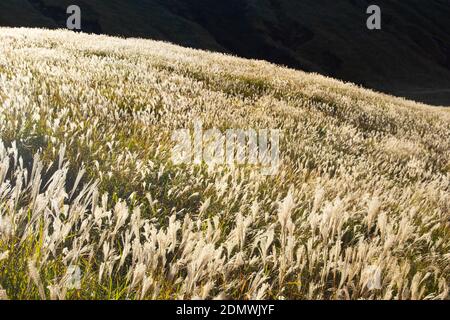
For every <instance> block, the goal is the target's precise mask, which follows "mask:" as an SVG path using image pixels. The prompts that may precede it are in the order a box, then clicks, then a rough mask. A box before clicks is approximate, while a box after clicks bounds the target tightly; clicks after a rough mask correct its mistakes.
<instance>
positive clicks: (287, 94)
mask: <svg viewBox="0 0 450 320" xmlns="http://www.w3.org/2000/svg"><path fill="white" fill-rule="evenodd" d="M196 120H202V121H203V126H204V128H205V129H207V128H212V127H217V128H219V129H220V130H225V129H227V128H254V129H262V128H268V129H280V130H282V133H283V135H282V139H281V142H280V145H281V161H282V163H281V166H280V169H279V171H278V173H277V174H276V175H273V176H262V175H260V173H259V171H255V170H254V169H253V168H251V167H246V166H237V167H233V168H232V167H216V168H208V167H206V166H205V165H194V164H192V165H183V166H176V165H174V164H173V163H172V162H171V150H172V147H173V142H172V140H171V135H172V133H173V132H174V130H175V129H178V128H192V125H193V122H194V121H196ZM0 138H1V141H2V142H1V143H0V287H1V288H0V297H3V298H5V297H8V298H10V299H35V298H36V299H44V298H47V299H48V298H52V299H176V298H185V299H190V298H204V299H210V298H231V299H269V298H271V299H280V298H286V299H446V298H448V283H449V278H450V269H449V260H450V254H449V249H450V234H449V219H450V214H449V212H450V160H449V159H450V113H449V110H446V109H443V108H442V109H440V108H432V107H429V106H426V105H419V104H415V103H413V102H409V101H406V100H401V99H395V98H392V97H389V96H386V95H381V94H377V93H374V92H372V91H368V90H364V89H361V88H358V87H356V86H354V85H351V84H344V83H341V82H338V81H335V80H333V79H328V78H324V77H322V76H318V75H314V74H306V73H302V72H299V71H293V70H289V69H285V68H281V67H277V66H275V65H271V64H269V63H265V62H259V61H251V60H244V59H238V58H234V57H231V56H225V55H221V54H212V53H207V52H203V51H195V50H190V49H184V48H181V47H177V46H174V45H170V44H166V43H161V42H154V41H148V40H139V39H129V40H125V39H119V38H111V37H106V36H90V35H85V34H76V33H72V32H68V31H44V30H37V29H34V30H32V29H7V28H3V29H0ZM77 268H79V271H80V276H81V277H80V278H79V280H80V281H79V282H77V281H75V280H77V279H78V278H76V277H75V276H76V274H75V275H74V272H73V271H74V270H78V269H77ZM74 278H75V279H74Z"/></svg>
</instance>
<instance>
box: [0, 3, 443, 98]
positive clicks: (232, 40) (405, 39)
mask: <svg viewBox="0 0 450 320" xmlns="http://www.w3.org/2000/svg"><path fill="white" fill-rule="evenodd" d="M371 3H372V1H366V0H337V1H335V0H333V1H332V0H297V1H294V0H128V1H119V0H108V1H107V0H96V1H77V0H2V1H1V2H0V25H6V26H38V27H50V28H56V27H64V26H65V18H66V15H65V8H66V7H67V6H68V5H69V4H78V5H80V6H81V7H82V10H83V11H82V12H83V30H84V31H86V32H95V33H106V34H111V35H122V36H134V37H146V38H153V39H159V40H167V41H171V42H174V43H177V44H181V45H184V46H190V47H196V48H203V49H209V50H215V51H222V52H227V53H233V54H236V55H239V56H243V57H248V58H257V59H265V60H268V61H272V62H275V63H278V64H283V65H287V66H290V67H293V68H298V69H302V70H307V71H314V72H318V73H321V74H325V75H329V76H332V77H336V78H339V79H343V80H346V81H352V82H355V83H358V84H361V85H363V86H366V87H370V88H374V89H377V90H380V91H384V92H387V93H391V94H396V95H400V96H404V97H408V98H412V99H415V100H419V101H423V102H427V103H433V104H443V105H450V91H449V89H450V18H449V17H450V1H449V0H429V1H424V0H408V1H395V0H390V1H386V0H384V1H376V3H377V4H378V5H380V6H381V8H382V17H383V20H382V30H381V31H369V30H367V28H366V26H365V23H366V18H367V15H366V13H365V11H366V8H367V6H368V5H369V4H371Z"/></svg>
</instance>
